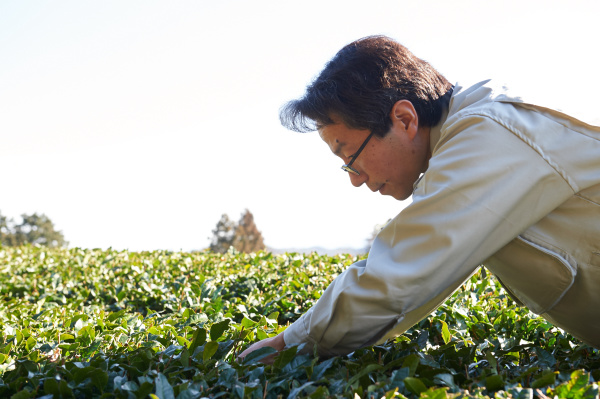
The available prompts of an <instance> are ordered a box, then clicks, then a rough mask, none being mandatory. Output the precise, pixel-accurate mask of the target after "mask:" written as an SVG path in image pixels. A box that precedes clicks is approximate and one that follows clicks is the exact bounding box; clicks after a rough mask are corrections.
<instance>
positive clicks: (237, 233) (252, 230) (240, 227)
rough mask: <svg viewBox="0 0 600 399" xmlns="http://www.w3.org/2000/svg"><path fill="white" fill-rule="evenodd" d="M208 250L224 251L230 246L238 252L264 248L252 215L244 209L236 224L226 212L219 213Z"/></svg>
mask: <svg viewBox="0 0 600 399" xmlns="http://www.w3.org/2000/svg"><path fill="white" fill-rule="evenodd" d="M212 233H213V236H212V238H211V243H210V247H209V248H210V250H211V251H213V252H220V253H225V252H227V250H228V249H229V248H230V247H233V248H234V249H236V250H237V251H240V252H246V253H248V252H256V251H261V250H264V249H265V248H266V247H265V244H264V242H263V236H262V234H261V232H260V231H259V230H258V228H257V227H256V224H255V223H254V216H253V215H252V213H251V212H250V211H249V210H248V209H246V210H245V211H244V213H242V216H241V217H240V221H239V222H238V223H237V224H236V223H235V222H233V221H232V220H231V219H229V216H227V214H223V215H221V219H220V220H219V221H218V222H217V225H216V227H215V228H214V230H213V231H212Z"/></svg>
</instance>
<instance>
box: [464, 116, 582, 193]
mask: <svg viewBox="0 0 600 399" xmlns="http://www.w3.org/2000/svg"><path fill="white" fill-rule="evenodd" d="M475 115H478V116H481V117H484V118H487V119H489V120H491V121H494V122H496V123H497V124H499V125H500V126H502V127H503V128H505V129H506V130H508V131H509V132H511V133H512V134H514V135H515V136H516V137H518V138H519V139H521V141H523V142H524V143H525V144H527V146H528V147H529V148H531V149H532V150H534V151H535V152H536V153H537V154H538V155H539V156H540V157H541V158H542V159H543V160H544V161H546V163H547V164H548V166H550V167H551V168H552V169H554V171H555V172H556V173H557V174H558V175H559V176H560V177H562V178H563V180H564V181H565V182H566V183H567V184H568V185H569V187H571V190H573V193H577V192H579V191H580V189H579V186H578V185H577V183H575V181H573V179H572V178H571V177H570V176H569V175H568V174H567V172H566V171H565V170H563V169H562V168H560V167H559V165H558V164H557V163H556V162H554V161H553V160H552V159H551V158H550V157H548V156H547V155H546V154H545V153H544V151H543V150H542V149H541V148H540V147H539V146H538V145H537V144H535V143H534V142H533V141H532V140H531V139H530V138H529V137H527V136H526V135H525V134H523V132H521V131H520V130H519V129H517V128H515V127H514V126H512V125H510V124H508V123H505V122H504V121H503V120H501V119H499V118H497V117H496V116H494V115H491V114H489V113H486V112H481V111H479V112H469V113H465V114H464V115H463V116H475Z"/></svg>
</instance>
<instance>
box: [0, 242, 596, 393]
mask: <svg viewBox="0 0 600 399" xmlns="http://www.w3.org/2000/svg"><path fill="white" fill-rule="evenodd" d="M356 260H358V259H357V258H356V257H351V256H347V255H338V256H333V257H330V256H320V255H318V254H316V253H313V254H296V253H290V254H285V255H273V254H271V253H267V252H259V253H251V254H243V253H238V252H235V251H230V252H228V253H227V254H214V253H210V252H200V253H181V252H167V251H154V252H141V253H136V252H128V251H115V250H84V249H79V248H73V249H69V250H67V249H64V248H56V249H49V248H45V247H38V246H22V247H16V248H11V247H0V280H1V281H0V298H1V299H0V397H13V398H34V397H36V398H48V399H49V398H88V397H89V398H94V397H95V398H113V397H116V398H146V397H158V398H180V399H187V398H204V397H212V398H218V397H227V398H230V397H233V398H279V397H288V398H306V397H310V398H327V397H339V398H356V397H374V398H381V397H385V398H393V397H395V398H402V397H409V398H412V397H425V398H463V397H464V398H485V397H497V398H521V397H523V398H531V397H533V396H537V397H546V396H547V397H560V398H563V397H565V398H566V397H573V398H588V397H589V398H593V397H597V395H598V386H597V384H596V381H597V380H598V378H600V352H599V351H598V350H596V349H593V348H591V347H589V346H586V345H584V344H582V343H580V342H578V341H576V340H575V339H574V338H572V337H571V336H569V335H568V334H565V333H564V332H563V331H561V330H560V329H558V328H555V327H553V326H552V325H550V324H548V323H547V322H546V321H545V320H544V319H542V318H539V317H537V316H536V315H533V314H531V313H530V312H528V311H527V310H526V309H523V308H517V307H516V306H515V304H514V303H513V302H512V300H511V299H510V298H509V297H508V296H507V295H506V293H505V292H504V291H503V289H502V287H501V286H500V284H499V283H497V282H496V280H494V279H493V278H492V277H490V276H488V275H487V274H486V273H485V271H483V272H479V273H477V274H475V275H474V276H473V277H471V278H470V279H469V280H468V281H467V282H466V283H465V285H464V286H463V287H462V288H461V289H459V290H458V291H457V292H455V293H454V294H453V296H452V297H451V298H450V299H449V300H448V301H447V302H446V303H445V304H444V305H443V306H441V307H440V308H439V309H437V310H436V311H435V312H434V313H432V314H431V315H430V317H428V318H426V319H424V320H423V321H421V322H420V323H418V324H417V325H415V326H414V327H413V328H411V329H410V330H409V331H408V332H407V333H406V334H403V335H402V336H400V337H398V338H396V339H394V340H392V341H389V342H386V343H385V344H383V345H378V346H373V347H369V348H363V349H360V350H357V351H355V352H353V353H352V354H350V355H348V356H343V357H335V358H330V359H321V358H318V357H315V356H308V355H299V354H298V349H299V348H298V347H292V348H289V349H286V350H285V351H283V352H281V353H280V354H278V355H277V356H276V358H275V361H274V363H273V365H264V364H262V363H261V362H260V360H261V359H262V358H264V357H265V356H269V355H270V354H271V353H272V350H271V349H269V348H263V349H261V350H259V351H256V352H253V353H252V354H251V355H249V356H248V357H246V359H244V360H243V361H240V360H238V358H237V355H238V354H239V353H241V351H242V350H243V349H245V348H246V347H247V346H248V345H250V344H251V343H252V342H254V341H256V340H258V339H264V338H267V337H271V336H274V335H275V334H278V333H279V332H281V331H283V330H284V329H285V328H286V326H287V325H288V324H289V323H290V322H293V321H294V320H296V319H297V318H298V317H299V316H300V315H301V314H302V313H303V312H305V311H306V310H307V309H308V308H310V306H312V304H313V303H314V302H315V301H316V300H317V299H318V298H319V296H320V293H321V292H322V291H323V290H324V289H325V288H326V287H327V285H328V284H329V283H330V282H331V280H332V279H333V278H335V276H336V275H337V274H339V273H340V272H342V271H343V270H344V269H345V268H347V267H348V266H349V265H350V264H352V263H353V262H355V261H356Z"/></svg>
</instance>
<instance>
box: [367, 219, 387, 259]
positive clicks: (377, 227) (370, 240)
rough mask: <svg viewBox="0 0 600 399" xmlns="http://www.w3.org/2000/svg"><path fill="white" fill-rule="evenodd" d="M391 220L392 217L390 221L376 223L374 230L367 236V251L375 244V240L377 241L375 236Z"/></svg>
mask: <svg viewBox="0 0 600 399" xmlns="http://www.w3.org/2000/svg"><path fill="white" fill-rule="evenodd" d="M391 221H392V219H388V221H387V222H385V223H384V224H376V225H375V227H373V232H372V233H371V235H370V236H369V237H368V238H367V245H366V247H365V252H369V251H370V250H371V246H372V245H373V241H375V237H377V234H379V232H380V231H381V230H383V228H384V227H385V226H387V224H388V223H389V222H391Z"/></svg>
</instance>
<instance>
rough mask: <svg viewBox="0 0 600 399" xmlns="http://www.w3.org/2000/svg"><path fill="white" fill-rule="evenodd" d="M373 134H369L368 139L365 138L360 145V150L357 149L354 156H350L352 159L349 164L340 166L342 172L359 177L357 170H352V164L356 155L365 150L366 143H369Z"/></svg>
mask: <svg viewBox="0 0 600 399" xmlns="http://www.w3.org/2000/svg"><path fill="white" fill-rule="evenodd" d="M373 133H374V132H371V134H369V137H367V139H366V140H365V141H364V142H363V143H362V145H361V146H360V148H359V149H358V151H356V152H355V153H354V155H351V156H350V158H352V160H351V161H350V162H348V163H347V164H346V165H344V166H342V170H345V171H346V172H348V173H352V174H354V175H356V176H359V175H360V173H358V170H356V169H354V168H353V167H352V164H353V163H354V161H356V158H358V155H359V154H360V152H361V151H362V150H363V149H364V148H365V146H366V145H367V143H368V142H369V140H370V139H371V137H372V136H373Z"/></svg>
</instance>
